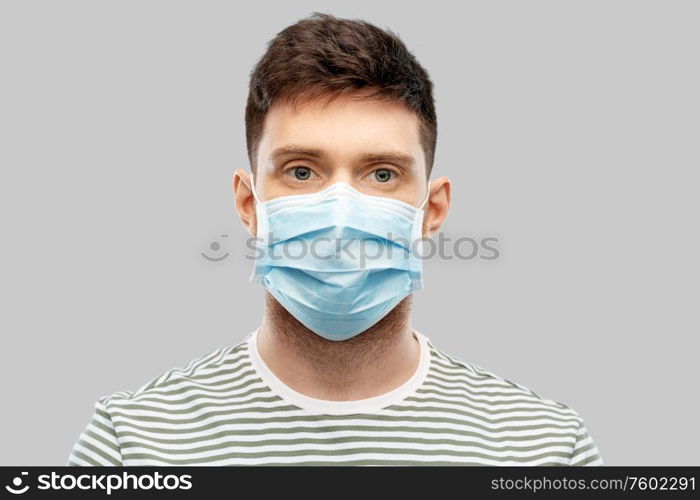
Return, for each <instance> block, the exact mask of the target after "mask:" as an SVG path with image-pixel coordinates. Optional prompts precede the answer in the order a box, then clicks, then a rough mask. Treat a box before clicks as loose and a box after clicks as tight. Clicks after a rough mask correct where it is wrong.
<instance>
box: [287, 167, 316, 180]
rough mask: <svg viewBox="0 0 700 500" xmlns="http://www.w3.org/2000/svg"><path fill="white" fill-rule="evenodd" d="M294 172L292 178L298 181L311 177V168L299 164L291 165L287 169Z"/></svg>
mask: <svg viewBox="0 0 700 500" xmlns="http://www.w3.org/2000/svg"><path fill="white" fill-rule="evenodd" d="M289 171H291V172H292V173H293V174H294V178H295V179H296V180H298V181H306V180H308V179H309V178H311V174H312V172H311V169H310V168H309V167H304V166H302V165H299V166H297V167H292V168H290V169H289V170H288V172H289Z"/></svg>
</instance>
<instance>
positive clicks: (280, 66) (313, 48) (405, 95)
mask: <svg viewBox="0 0 700 500" xmlns="http://www.w3.org/2000/svg"><path fill="white" fill-rule="evenodd" d="M432 88H433V84H432V82H431V81H430V78H429V76H428V73H427V72H426V71H425V69H424V68H423V67H422V66H421V65H420V64H419V63H418V61H417V60H416V58H415V57H414V56H413V54H411V52H409V51H408V49H407V48H406V46H405V45H404V43H403V42H402V41H401V39H400V38H399V37H398V35H397V34H395V33H394V32H392V31H391V30H388V29H386V30H382V29H380V28H378V27H376V26H374V25H372V24H370V23H368V22H366V21H363V20H351V19H339V18H336V17H334V16H332V15H330V14H324V13H320V12H314V13H312V14H311V15H310V16H309V17H307V18H305V19H302V20H300V21H298V22H297V23H295V24H293V25H291V26H288V27H287V28H285V29H284V30H282V31H280V32H279V33H278V34H277V35H276V36H275V37H274V38H273V39H272V40H270V41H269V42H268V44H267V51H266V52H265V54H264V55H263V56H262V58H261V59H260V60H259V61H258V63H257V64H256V66H255V68H254V70H253V71H252V72H251V76H250V86H249V93H248V102H247V104H246V110H245V127H246V144H247V148H248V158H249V160H250V164H251V168H252V169H253V172H255V168H256V164H257V149H258V145H259V143H260V138H261V136H262V132H263V124H264V120H265V115H266V113H267V111H268V109H269V108H270V106H271V105H272V103H273V102H276V101H278V100H280V101H285V102H288V103H290V104H292V105H293V106H294V105H295V104H296V103H298V102H299V101H300V100H305V99H314V98H316V97H321V96H325V95H328V96H330V97H331V98H333V97H334V96H337V95H341V94H349V93H352V92H353V91H357V90H360V89H367V90H369V91H371V92H370V93H369V94H366V95H364V97H365V98H376V99H384V100H395V101H399V102H402V103H404V104H405V105H406V106H407V107H408V108H409V109H411V110H413V111H415V112H416V113H417V114H418V118H419V123H420V138H421V145H422V147H423V151H424V153H425V159H426V170H427V172H426V174H427V176H430V172H431V170H432V167H433V161H434V157H435V145H436V142H437V118H436V116H435V104H434V101H433V95H432Z"/></svg>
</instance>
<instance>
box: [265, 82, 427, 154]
mask: <svg viewBox="0 0 700 500" xmlns="http://www.w3.org/2000/svg"><path fill="white" fill-rule="evenodd" d="M419 125H420V123H419V119H418V115H417V114H416V113H415V112H413V111H412V110H410V109H409V108H408V107H406V106H405V105H404V104H402V103H400V102H397V101H388V100H379V99H369V98H361V96H359V97H358V95H349V96H336V97H334V98H333V99H327V98H319V99H314V100H311V101H306V102H299V103H297V104H296V105H294V106H293V105H292V104H290V103H288V102H284V101H283V102H278V103H275V104H273V105H272V106H271V107H270V109H269V110H268V113H267V115H266V117H265V123H264V127H263V135H262V139H261V142H260V149H259V153H260V159H261V160H262V161H267V159H268V156H269V155H270V154H271V153H272V152H273V150H275V149H276V148H278V147H280V146H284V145H286V144H295V145H305V146H308V147H310V148H311V147H313V148H318V149H323V150H326V151H328V152H329V154H335V155H352V154H353V153H357V152H362V153H367V152H371V151H372V150H382V151H384V150H392V151H399V152H404V153H406V154H408V155H413V156H414V157H415V159H416V160H417V162H418V165H417V166H420V165H424V162H425V158H424V155H423V151H422V148H421V143H420V126H419Z"/></svg>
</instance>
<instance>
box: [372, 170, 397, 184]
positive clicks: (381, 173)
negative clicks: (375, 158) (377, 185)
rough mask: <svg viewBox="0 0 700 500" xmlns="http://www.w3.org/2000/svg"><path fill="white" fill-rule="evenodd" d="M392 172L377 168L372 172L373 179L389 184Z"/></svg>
mask: <svg viewBox="0 0 700 500" xmlns="http://www.w3.org/2000/svg"><path fill="white" fill-rule="evenodd" d="M392 175H394V172H392V171H391V170H389V169H388V168H378V169H377V170H375V171H374V178H375V179H377V181H379V182H389V181H390V180H391V179H392Z"/></svg>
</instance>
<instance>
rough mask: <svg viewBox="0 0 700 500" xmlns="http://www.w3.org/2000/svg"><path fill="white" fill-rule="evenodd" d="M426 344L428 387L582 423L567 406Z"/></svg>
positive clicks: (491, 403)
mask: <svg viewBox="0 0 700 500" xmlns="http://www.w3.org/2000/svg"><path fill="white" fill-rule="evenodd" d="M428 347H429V349H430V353H431V366H430V370H429V373H428V377H427V378H426V384H427V385H428V386H430V387H431V389H434V390H436V391H439V392H442V393H443V394H451V393H453V392H455V391H457V392H459V393H461V394H465V395H467V396H468V397H469V398H470V399H474V400H477V401H479V402H480V403H481V404H482V405H487V406H490V407H496V406H498V407H500V408H503V409H505V408H506V407H509V408H513V409H514V408H516V407H517V408H519V409H523V410H526V409H527V410H528V411H542V412H544V413H546V414H549V415H552V416H555V417H557V418H558V419H560V421H562V422H566V423H570V425H571V426H573V427H575V428H578V427H580V426H581V425H582V418H581V416H580V415H579V414H578V413H577V412H576V410H574V409H573V408H572V407H571V406H569V405H567V404H564V403H562V402H559V401H554V400H552V399H548V398H545V397H543V396H540V395H539V394H537V393H536V392H535V391H533V390H532V389H531V388H529V387H526V386H524V385H522V384H519V383H517V382H514V381H512V380H508V379H506V378H504V377H502V376H500V375H498V374H496V373H494V372H492V371H489V370H487V369H485V368H482V367H481V366H479V365H476V364H474V363H469V362H466V361H463V360H461V359H459V358H458V357H455V356H453V355H450V354H447V353H445V352H444V351H442V350H440V349H437V348H436V347H435V346H434V344H433V343H432V342H430V341H428Z"/></svg>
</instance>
